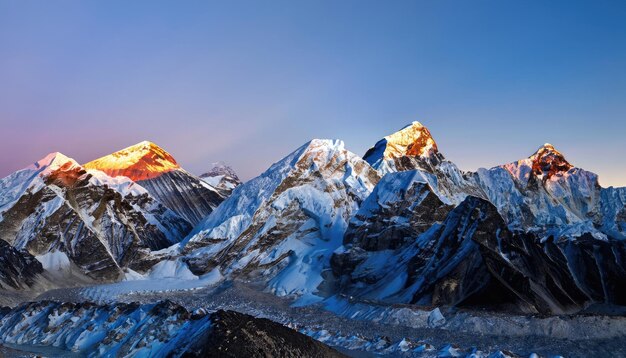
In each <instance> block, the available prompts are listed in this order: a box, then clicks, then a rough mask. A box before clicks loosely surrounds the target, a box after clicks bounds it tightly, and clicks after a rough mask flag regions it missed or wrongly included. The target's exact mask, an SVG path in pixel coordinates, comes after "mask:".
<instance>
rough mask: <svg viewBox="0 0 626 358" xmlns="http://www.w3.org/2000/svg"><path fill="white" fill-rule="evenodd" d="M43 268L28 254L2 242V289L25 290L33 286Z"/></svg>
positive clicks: (0, 249)
mask: <svg viewBox="0 0 626 358" xmlns="http://www.w3.org/2000/svg"><path fill="white" fill-rule="evenodd" d="M42 272H43V267H42V266H41V264H40V263H39V261H37V260H36V259H35V258H34V257H33V256H32V255H30V254H29V253H28V252H24V251H18V250H16V249H15V248H14V247H12V246H11V245H9V244H8V243H7V242H6V241H4V240H0V288H1V289H6V288H8V287H11V288H14V289H24V288H27V287H29V286H32V285H33V284H34V283H35V279H36V278H37V276H38V275H39V274H41V273H42Z"/></svg>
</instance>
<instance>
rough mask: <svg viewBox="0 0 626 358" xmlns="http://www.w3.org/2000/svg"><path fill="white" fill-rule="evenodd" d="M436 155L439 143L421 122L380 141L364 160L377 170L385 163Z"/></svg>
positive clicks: (366, 154)
mask: <svg viewBox="0 0 626 358" xmlns="http://www.w3.org/2000/svg"><path fill="white" fill-rule="evenodd" d="M436 153H438V150H437V143H435V140H434V139H433V137H432V135H431V134H430V131H429V130H428V128H426V127H425V126H424V125H422V124H421V123H420V122H413V123H411V124H409V125H408V126H406V127H404V128H402V129H401V130H399V131H397V132H395V133H393V134H390V135H388V136H385V137H384V138H383V139H381V140H380V141H378V142H377V143H376V144H375V145H374V146H373V147H372V148H370V149H369V150H368V151H367V153H365V155H364V156H363V159H365V160H366V161H367V162H368V163H370V164H371V165H372V166H373V167H375V168H377V167H380V166H382V164H383V162H385V161H393V160H394V159H399V158H402V157H405V156H408V157H421V158H430V157H431V156H433V155H434V154H436Z"/></svg>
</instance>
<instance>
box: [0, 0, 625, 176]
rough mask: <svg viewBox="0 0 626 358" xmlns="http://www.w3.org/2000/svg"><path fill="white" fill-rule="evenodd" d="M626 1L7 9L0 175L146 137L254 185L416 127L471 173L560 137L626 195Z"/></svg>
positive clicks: (70, 4) (39, 5) (560, 143)
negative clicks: (329, 148)
mask: <svg viewBox="0 0 626 358" xmlns="http://www.w3.org/2000/svg"><path fill="white" fill-rule="evenodd" d="M624 18H626V2H623V1H599V2H595V1H593V2H590V1H585V2H577V1H524V2H502V1H495V0H494V1H483V0H479V1H476V2H471V3H470V2H465V1H446V0H442V1H406V2H403V1H394V2H381V1H372V2H369V1H360V0H359V1H349V0H346V1H303V2H298V4H295V3H294V2H292V1H262V2H261V1H257V2H244V1H236V0H235V1H228V2H222V3H221V4H218V3H212V2H207V1H198V2H194V1H185V2H158V1H133V2H126V1H106V2H104V1H103V2H97V1H80V2H79V1H58V2H56V1H55V2H29V1H2V0H0V151H1V152H2V153H3V155H2V156H1V157H0V177H3V176H5V175H8V174H9V173H11V172H12V171H15V170H17V169H20V168H22V167H25V166H27V165H28V164H30V163H31V162H33V161H35V160H37V159H39V158H41V157H43V156H45V155H46V154H47V153H48V152H51V151H60V152H62V153H64V154H66V155H68V156H70V157H73V158H75V159H76V160H78V161H79V162H86V161H89V160H91V159H95V158H97V157H99V156H102V155H105V154H108V153H110V152H113V151H115V150H118V149H121V148H123V147H126V146H128V145H131V144H134V143H137V142H140V141H142V140H146V139H147V140H151V141H154V142H155V143H157V144H159V145H161V146H162V147H164V148H165V149H166V150H168V151H169V152H170V153H172V155H174V157H175V158H177V160H178V161H179V162H180V164H181V165H182V166H183V167H185V168H187V169H188V170H190V171H192V172H195V173H198V174H199V173H201V172H203V171H204V170H205V169H206V168H207V167H208V166H209V163H211V162H214V161H218V160H222V161H225V162H227V163H229V164H231V165H232V166H233V168H234V169H235V170H236V171H237V172H238V173H240V175H241V177H242V178H244V179H249V178H251V177H253V176H255V175H257V174H259V173H260V172H262V171H263V170H265V169H266V168H267V167H268V166H269V165H270V164H271V163H273V162H275V161H277V160H279V159H280V158H281V157H283V156H284V155H286V154H287V153H289V152H291V151H292V150H294V149H295V148H297V147H298V146H300V145H301V144H303V143H304V142H306V141H307V140H309V139H311V138H339V139H343V140H344V141H345V142H346V145H347V147H348V148H349V149H351V150H352V151H354V152H355V153H358V154H363V153H364V152H365V150H366V149H367V148H368V147H369V146H371V145H373V144H374V143H375V142H376V141H377V140H378V139H379V138H380V137H382V136H383V135H386V134H388V133H391V132H393V131H395V130H397V129H399V128H401V127H403V126H404V125H405V124H407V123H410V122H411V121H413V120H419V121H421V122H422V123H424V124H425V125H426V126H428V127H429V128H430V130H431V132H432V134H433V136H434V137H435V140H436V141H437V142H438V145H439V149H440V150H441V151H442V152H443V153H444V154H445V155H446V156H447V157H448V158H449V159H451V160H452V161H454V162H455V163H457V164H458V165H459V166H460V167H461V168H462V169H465V170H474V169H476V168H478V167H490V166H494V165H498V164H503V163H507V162H511V161H514V160H517V159H520V158H523V157H526V156H528V155H530V154H532V153H533V152H534V151H535V149H536V148H538V147H539V146H540V145H542V144H543V143H545V142H550V143H552V144H554V145H555V146H556V148H557V149H559V150H560V151H562V152H563V153H564V154H565V155H566V157H567V159H568V160H569V161H570V162H571V163H572V164H574V165H576V166H579V167H583V168H585V169H587V170H591V171H593V172H596V173H598V174H599V175H600V179H601V183H602V184H603V185H605V186H608V185H620V186H624V185H626V140H624V136H625V135H626V120H625V119H626V101H625V100H624V99H626V71H624V68H626V21H624Z"/></svg>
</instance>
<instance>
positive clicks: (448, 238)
mask: <svg viewBox="0 0 626 358" xmlns="http://www.w3.org/2000/svg"><path fill="white" fill-rule="evenodd" d="M418 205H419V204H418ZM387 206H391V207H393V205H389V204H388V203H385V204H382V205H381V210H379V211H378V212H380V213H384V212H385V211H386V207H387ZM378 212H377V213H378ZM380 240H381V241H383V242H385V241H387V240H388V239H386V238H380ZM356 242H358V240H356ZM406 242H407V243H408V244H407V245H404V246H401V247H399V248H396V249H383V250H377V251H366V250H364V249H363V248H361V247H359V246H357V245H353V244H349V243H348V244H346V245H345V246H346V248H347V249H346V250H345V251H343V252H341V251H340V252H338V253H337V254H335V255H334V256H333V260H332V265H333V270H334V272H335V274H336V275H337V276H338V277H340V283H341V287H340V289H341V292H344V293H346V294H349V295H351V296H355V297H359V298H363V299H372V300H380V301H385V302H401V303H416V304H422V305H460V306H463V305H481V306H488V307H494V306H495V305H501V304H502V305H508V307H516V309H519V310H522V311H525V312H539V313H545V314H550V313H556V314H561V313H571V312H576V311H579V310H581V309H583V308H585V307H586V306H587V305H589V304H591V303H595V302H600V303H613V304H620V305H623V304H625V303H626V290H624V289H623V287H626V286H624V284H625V283H626V269H625V268H626V262H625V261H624V259H623V258H624V257H625V256H624V255H625V254H626V252H625V251H624V250H625V245H624V242H623V241H620V240H608V241H600V240H597V239H595V238H593V237H592V236H591V235H590V234H586V235H583V236H582V237H577V238H576V239H575V240H561V241H554V240H548V241H545V242H541V241H539V240H538V238H537V237H536V236H534V235H532V234H528V233H524V232H513V231H510V230H509V229H508V227H507V225H506V223H505V221H504V220H503V219H502V217H501V216H500V215H499V213H498V212H497V210H496V208H495V207H494V206H493V205H492V204H490V203H489V202H487V201H485V200H482V199H479V198H475V197H467V199H466V200H465V201H464V202H463V203H461V204H460V205H459V206H457V207H456V208H454V210H452V211H450V212H449V214H448V215H447V216H446V218H445V220H443V222H442V223H441V224H437V223H434V224H433V226H432V227H430V229H429V230H427V231H426V232H424V233H422V234H421V235H418V236H416V237H415V238H414V241H413V242H412V243H410V241H408V240H407V241H406Z"/></svg>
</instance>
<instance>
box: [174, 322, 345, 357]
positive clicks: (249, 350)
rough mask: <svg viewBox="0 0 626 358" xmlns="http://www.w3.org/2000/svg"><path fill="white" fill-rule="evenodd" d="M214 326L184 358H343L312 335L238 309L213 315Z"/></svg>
mask: <svg viewBox="0 0 626 358" xmlns="http://www.w3.org/2000/svg"><path fill="white" fill-rule="evenodd" d="M211 322H212V323H213V326H212V328H211V330H209V331H208V332H207V334H206V337H205V338H204V340H203V341H202V342H201V343H200V345H199V347H198V348H197V350H194V349H190V350H189V351H188V352H186V353H185V354H184V355H183V356H184V357H233V358H235V357H237V358H239V357H344V355H343V354H341V353H339V352H337V351H335V350H333V349H331V348H330V347H328V346H326V345H324V344H323V343H321V342H319V341H316V340H314V339H313V338H311V337H309V336H306V335H304V334H301V333H299V332H296V331H294V330H292V329H290V328H287V327H285V326H283V325H281V324H278V323H276V322H273V321H270V320H269V319H265V318H255V317H252V316H250V315H247V314H243V313H239V312H235V311H222V310H220V311H217V312H215V313H213V314H212V315H211Z"/></svg>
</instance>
